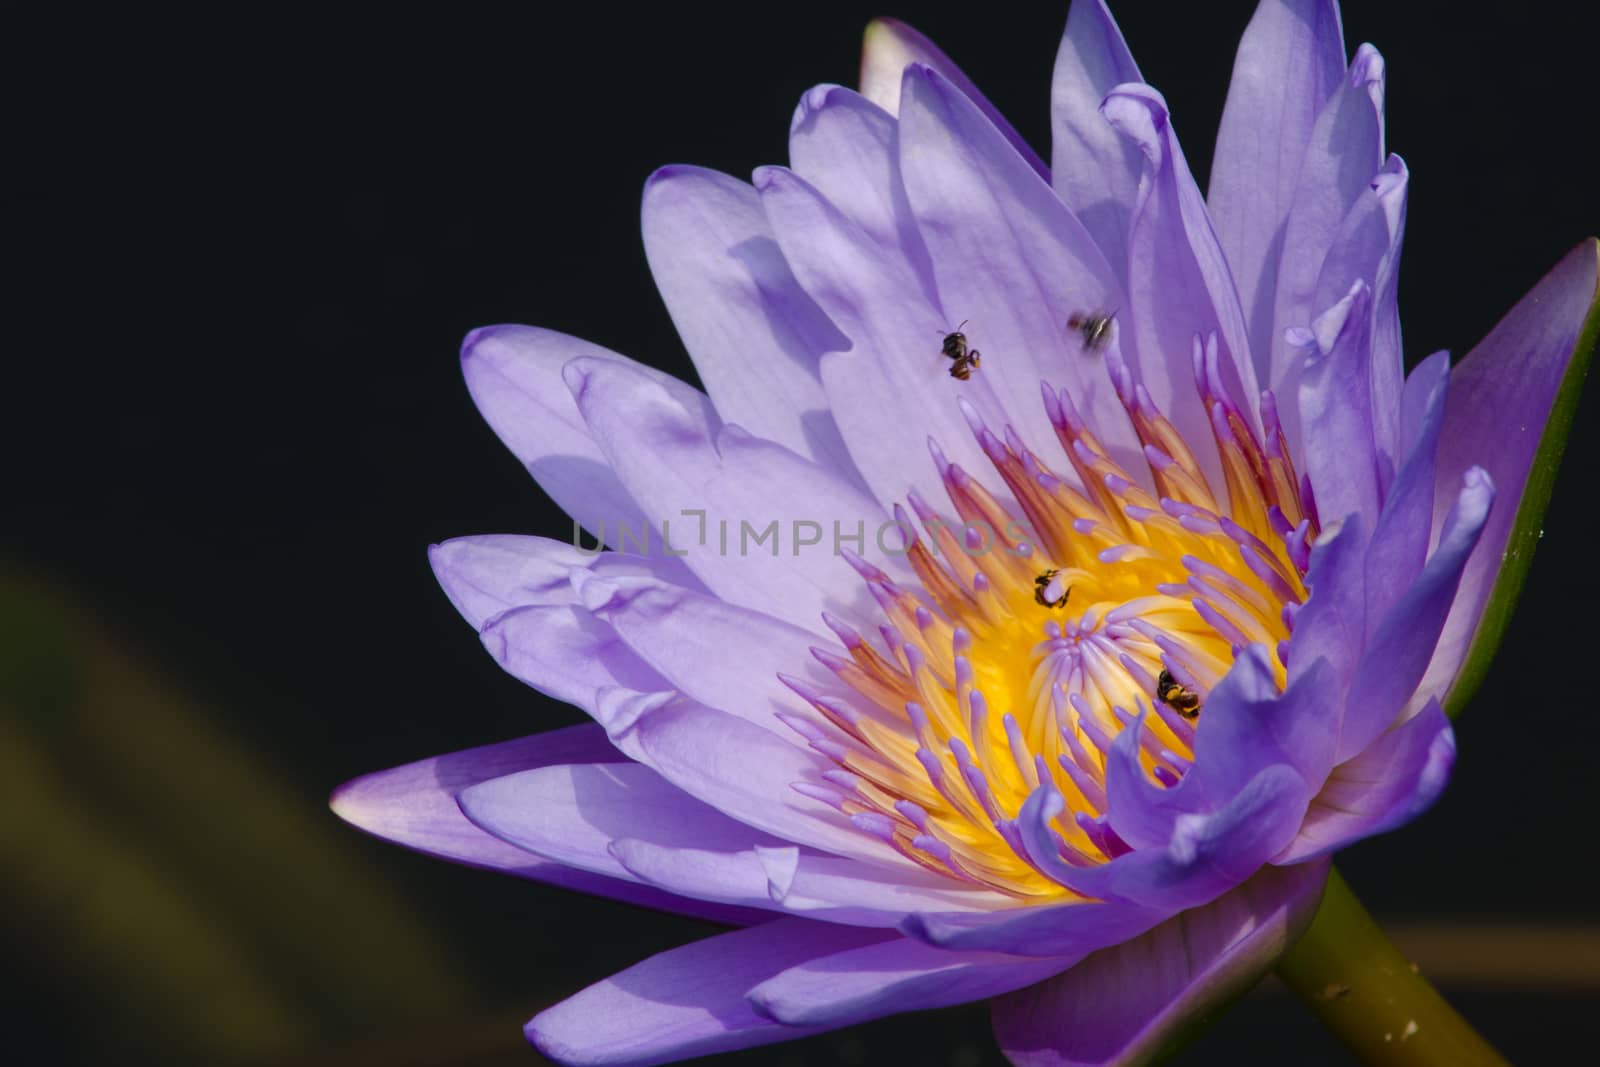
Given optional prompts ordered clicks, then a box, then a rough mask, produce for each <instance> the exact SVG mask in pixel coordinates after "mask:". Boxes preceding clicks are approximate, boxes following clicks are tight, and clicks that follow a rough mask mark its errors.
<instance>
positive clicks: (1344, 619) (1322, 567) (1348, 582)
mask: <svg viewBox="0 0 1600 1067" xmlns="http://www.w3.org/2000/svg"><path fill="white" fill-rule="evenodd" d="M1367 521H1368V520H1367V519H1366V517H1365V516H1363V515H1351V516H1349V517H1348V518H1346V519H1345V520H1343V521H1342V522H1336V523H1332V524H1330V525H1329V526H1327V527H1326V528H1324V529H1323V531H1322V533H1321V535H1320V536H1319V537H1318V539H1317V542H1316V544H1315V545H1313V546H1312V549H1311V567H1310V569H1309V570H1307V572H1306V587H1307V588H1308V589H1310V590H1311V596H1310V598H1309V599H1308V600H1307V601H1306V602H1305V604H1304V606H1302V607H1301V608H1300V610H1299V612H1297V613H1296V614H1295V617H1294V633H1293V634H1292V635H1291V636H1290V638H1289V663H1288V667H1289V681H1290V683H1291V684H1292V683H1294V682H1295V681H1296V680H1298V679H1299V678H1300V676H1301V675H1303V674H1304V673H1305V672H1307V671H1309V670H1311V668H1312V666H1313V665H1314V664H1315V663H1317V662H1318V661H1319V660H1326V661H1327V663H1328V665H1329V666H1330V667H1331V668H1332V670H1333V677H1334V684H1335V685H1336V686H1337V687H1338V689H1339V691H1340V692H1341V693H1342V692H1343V691H1344V687H1345V686H1347V685H1348V684H1349V683H1350V676H1351V674H1352V673H1354V671H1355V668H1356V660H1357V658H1358V657H1359V655H1360V653H1361V648H1362V641H1363V637H1364V635H1365V634H1366V617H1367V616H1366V604H1367V602H1366V556H1367V543H1368V538H1367Z"/></svg>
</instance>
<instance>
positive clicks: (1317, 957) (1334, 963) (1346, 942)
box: [1277, 869, 1507, 1067]
mask: <svg viewBox="0 0 1600 1067" xmlns="http://www.w3.org/2000/svg"><path fill="white" fill-rule="evenodd" d="M1277 973H1278V977H1279V978H1281V979H1283V981H1284V983H1285V984H1286V985H1288V987H1289V988H1290V989H1292V990H1294V992H1295V995H1296V996H1298V997H1299V998H1300V999H1301V1000H1303V1001H1305V1003H1306V1006H1307V1007H1309V1008H1310V1009H1311V1010H1312V1011H1313V1012H1314V1013H1315V1014H1316V1016H1317V1018H1319V1019H1321V1020H1322V1022H1323V1024H1324V1025H1325V1026H1327V1027H1328V1029H1330V1030H1332V1031H1333V1032H1334V1033H1335V1034H1337V1035H1338V1037H1339V1040H1341V1041H1343V1042H1344V1043H1345V1045H1346V1046H1347V1047H1348V1048H1349V1049H1350V1051H1352V1052H1354V1053H1355V1054H1356V1055H1357V1056H1358V1057H1360V1059H1361V1062H1363V1063H1366V1064H1369V1065H1393V1067H1431V1065H1434V1064H1438V1065H1440V1067H1444V1065H1448V1067H1479V1065H1481V1064H1506V1062H1507V1061H1506V1059H1505V1057H1504V1056H1502V1055H1500V1053H1498V1052H1496V1051H1495V1050H1494V1049H1493V1048H1491V1047H1490V1046H1489V1044H1488V1042H1486V1041H1484V1039H1483V1038H1481V1037H1479V1036H1478V1033H1477V1031H1476V1030H1474V1029H1472V1027H1471V1026H1469V1025H1467V1021H1466V1020H1465V1019H1463V1018H1462V1017H1461V1016H1460V1015H1458V1014H1456V1011H1455V1009H1453V1008H1451V1007H1450V1005H1449V1004H1447V1003H1445V999H1444V998H1443V997H1441V996H1440V995H1439V992H1438V990H1436V989H1434V988H1433V986H1432V985H1431V984H1429V982H1428V981H1427V979H1425V978H1423V977H1422V975H1420V974H1419V973H1417V970H1416V967H1415V966H1414V965H1413V964H1412V963H1411V961H1410V960H1408V959H1406V958H1405V956H1403V955H1401V954H1400V950H1399V949H1397V948H1395V946H1394V943H1393V942H1392V941H1390V940H1389V938H1388V937H1387V936H1385V934H1384V932H1383V930H1382V929H1380V928H1379V926H1378V924H1377V923H1376V922H1374V921H1373V919H1372V916H1371V915H1369V914H1367V909H1366V908H1364V907H1362V906H1361V901H1359V900H1357V899H1356V896H1355V894H1354V893H1352V892H1351V891H1350V886H1349V884H1348V883H1347V882H1345V880H1344V878H1343V877H1341V876H1340V874H1339V872H1338V870H1337V869H1335V870H1333V871H1332V873H1331V874H1330V875H1329V876H1328V888H1327V890H1326V891H1325V892H1324V893H1323V896H1322V905H1321V906H1320V907H1319V908H1318V909H1317V914H1316V916H1315V917H1314V918H1313V919H1312V920H1311V925H1310V926H1309V927H1308V928H1307V929H1306V932H1305V934H1304V935H1303V936H1302V937H1301V938H1300V940H1299V941H1297V942H1296V943H1295V944H1294V946H1293V947H1292V948H1290V949H1289V951H1288V952H1287V953H1285V954H1284V956H1283V958H1282V959H1281V960H1279V961H1278V969H1277Z"/></svg>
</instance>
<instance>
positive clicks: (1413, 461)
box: [1367, 352, 1450, 640]
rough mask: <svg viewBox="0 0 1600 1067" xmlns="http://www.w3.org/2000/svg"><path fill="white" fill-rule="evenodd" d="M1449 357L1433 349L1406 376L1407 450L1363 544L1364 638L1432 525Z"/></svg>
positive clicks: (1405, 577)
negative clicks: (1409, 420) (1410, 420)
mask: <svg viewBox="0 0 1600 1067" xmlns="http://www.w3.org/2000/svg"><path fill="white" fill-rule="evenodd" d="M1449 381H1450V356H1449V354H1448V353H1445V352H1436V353H1434V354H1433V355H1431V356H1429V357H1428V358H1427V359H1425V360H1423V361H1422V362H1421V363H1419V364H1418V365H1417V369H1416V370H1414V371H1412V372H1411V377H1410V378H1409V379H1408V380H1407V381H1406V384H1405V389H1404V393H1403V395H1402V400H1401V403H1400V405H1399V407H1400V408H1401V409H1403V410H1406V411H1413V412H1415V413H1416V414H1415V415H1414V418H1413V421H1415V422H1416V425H1415V426H1413V427H1410V429H1411V431H1412V432H1411V433H1410V434H1409V435H1408V436H1410V437H1411V438H1413V440H1412V441H1411V448H1410V454H1409V455H1407V456H1406V460H1405V464H1404V466H1402V467H1401V468H1400V472H1399V473H1398V474H1397V475H1396V476H1395V479H1394V482H1393V484H1392V485H1391V486H1390V488H1389V493H1388V496H1387V498H1386V499H1385V500H1384V502H1383V511H1382V512H1381V513H1380V514H1379V515H1378V522H1377V526H1376V528H1375V529H1374V530H1373V533H1372V544H1371V545H1370V546H1369V547H1368V548H1367V624H1368V627H1369V632H1368V634H1367V638H1368V639H1369V640H1370V639H1371V638H1372V637H1373V634H1372V633H1371V632H1370V630H1372V629H1375V628H1376V626H1377V623H1378V620H1379V619H1382V618H1383V617H1384V616H1386V615H1387V614H1388V613H1389V610H1390V609H1391V608H1392V607H1393V606H1394V604H1395V601H1396V600H1398V599H1399V597H1400V595H1401V594H1402V593H1403V592H1404V591H1405V590H1406V589H1408V588H1410V586H1411V583H1412V582H1413V581H1414V580H1415V579H1416V577H1417V575H1418V574H1419V573H1420V572H1421V570H1422V567H1423V564H1424V563H1425V562H1426V561H1427V556H1428V538H1429V536H1430V534H1431V531H1432V525H1433V484H1434V460H1435V456H1436V453H1437V451H1438V443H1439V430H1440V427H1441V426H1443V424H1444V409H1445V396H1446V393H1447V387H1448V385H1449Z"/></svg>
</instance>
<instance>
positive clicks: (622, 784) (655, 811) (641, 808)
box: [457, 763, 782, 879]
mask: <svg viewBox="0 0 1600 1067" xmlns="http://www.w3.org/2000/svg"><path fill="white" fill-rule="evenodd" d="M457 799H458V801H459V803H460V805H461V810H462V812H464V813H465V814H466V816H467V818H468V819H471V820H472V822H473V823H474V824H476V825H477V826H479V827H481V828H482V829H484V830H486V831H488V832H489V833H491V834H493V835H494V836H496V837H498V838H500V839H501V840H502V841H507V842H509V843H511V844H513V845H515V846H516V847H517V848H520V849H523V850H524V851H527V852H532V853H534V854H536V855H539V856H543V857H544V858H546V859H550V860H554V861H556V862H557V863H564V864H566V865H567V866H568V867H577V868H580V869H582V870H586V871H593V872H594V873H596V874H606V875H610V876H611V877H613V878H624V879H632V878H633V875H631V874H630V873H629V872H628V870H627V869H626V868H625V867H623V865H622V864H620V863H618V862H617V860H616V859H615V858H614V857H613V856H612V855H611V852H610V851H609V846H610V845H611V843H612V842H613V841H615V840H617V839H619V838H635V839H639V840H642V841H646V842H649V843H651V844H654V845H658V846H660V847H663V848H670V849H676V848H685V849H687V848H703V849H713V850H722V851H739V850H743V849H749V848H752V847H754V846H755V845H758V844H759V845H781V844H782V842H780V841H777V840H775V839H773V838H770V837H767V836H766V835H764V834H761V833H759V832H757V831H755V830H752V829H750V827H748V826H746V825H744V824H743V823H739V822H735V821H734V820H732V819H730V818H728V817H727V816H725V815H722V814H721V813H719V812H717V811H716V810H714V809H712V808H709V807H707V806H706V805H705V804H702V803H701V802H700V801H698V800H696V799H695V798H693V797H691V796H689V795H688V794H687V793H685V792H683V791H682V790H681V789H678V788H677V787H676V786H673V785H672V784H670V783H669V782H667V781H666V780H665V779H664V778H662V777H661V776H660V775H659V774H657V773H656V772H655V771H653V770H651V769H650V768H649V767H643V766H640V765H639V764H637V763H611V764H572V765H566V766H546V767H540V768H537V769H535V770H526V771H521V772H518V773H515V774H507V775H502V776H500V777H498V778H491V779H489V780H487V781H484V782H480V783H478V784H476V785H472V786H469V787H467V788H466V789H463V790H460V791H459V795H458V798H457Z"/></svg>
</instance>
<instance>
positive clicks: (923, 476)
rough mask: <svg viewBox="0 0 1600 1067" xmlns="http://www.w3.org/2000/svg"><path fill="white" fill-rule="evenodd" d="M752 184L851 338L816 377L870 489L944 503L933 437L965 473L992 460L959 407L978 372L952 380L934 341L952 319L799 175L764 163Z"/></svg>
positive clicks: (907, 269)
mask: <svg viewBox="0 0 1600 1067" xmlns="http://www.w3.org/2000/svg"><path fill="white" fill-rule="evenodd" d="M756 188H758V189H759V190H761V197H762V203H763V204H764V205H765V207H766V209H767V218H768V219H769V220H770V221H771V223H772V228H773V231H774V232H775V233H777V235H778V243H779V244H781V245H782V246H783V251H784V255H785V256H786V257H787V258H788V260H789V263H790V265H791V266H792V267H793V268H794V272H795V276H796V277H797V278H799V279H800V284H801V285H803V286H804V287H805V290H806V292H808V293H810V294H811V296H812V298H813V299H815V300H816V301H817V303H818V304H819V305H821V307H822V309H823V310H824V311H826V312H827V314H828V317H829V318H830V319H832V320H833V322H834V324H835V325H837V326H838V327H839V329H840V330H842V331H843V332H844V334H845V335H846V336H847V337H848V338H849V339H850V347H849V348H848V349H846V350H841V351H838V352H829V353H827V354H826V355H824V356H823V357H822V384H823V386H824V387H825V388H826V390H827V393H828V401H829V404H830V405H831V407H832V409H833V417H834V420H835V422H837V424H838V426H839V432H840V433H841V434H842V435H843V436H844V439H845V442H846V444H848V445H849V446H850V454H851V455H852V456H853V457H854V459H855V462H856V466H857V468H858V469H859V470H860V471H861V473H862V476H863V477H864V478H865V479H866V482H867V484H868V485H869V486H871V487H872V492H873V495H874V496H876V497H877V498H878V500H879V501H880V502H881V503H882V504H883V506H884V507H885V508H888V507H891V506H892V505H893V504H894V503H896V502H898V501H900V500H903V499H905V496H906V492H907V490H908V489H912V488H915V489H916V490H917V491H918V492H920V493H921V494H922V495H923V496H924V497H925V498H927V499H929V500H938V499H941V498H942V497H943V495H944V488H943V485H942V484H941V483H940V481H939V475H938V470H937V469H936V468H935V466H934V465H933V464H932V463H930V462H928V448H927V441H928V437H929V435H932V436H933V437H934V438H935V439H937V440H938V441H939V443H940V444H941V445H942V446H943V447H944V448H945V450H946V452H947V454H948V455H949V457H950V458H951V459H952V460H953V461H955V462H956V463H959V464H961V465H962V466H963V467H966V468H967V469H968V470H982V469H983V468H984V467H985V466H986V465H987V462H988V461H987V460H986V459H985V458H984V455H983V452H982V450H981V449H979V448H978V445H977V444H976V442H975V441H974V440H973V438H972V433H971V431H970V430H969V429H968V428H967V423H966V419H965V418H964V417H963V416H962V414H961V409H960V405H959V403H958V401H959V399H960V398H962V397H971V396H978V398H979V399H980V400H982V396H981V395H979V391H975V390H973V389H970V388H964V387H965V386H971V385H974V384H977V385H979V386H980V390H981V387H982V381H981V380H982V377H983V371H982V370H980V371H979V372H978V373H977V374H974V375H973V376H972V380H971V381H970V382H958V381H956V380H955V379H954V378H952V377H951V376H950V375H949V373H948V367H949V361H948V360H946V359H945V358H944V357H943V356H942V355H940V354H939V339H940V336H941V335H942V334H944V333H946V332H948V331H950V330H952V329H954V328H955V326H956V325H957V323H959V322H960V321H961V320H960V316H957V317H956V318H954V319H951V318H949V317H948V316H947V312H946V311H942V310H940V309H939V308H938V307H936V306H935V305H934V303H933V302H932V294H931V293H930V292H929V291H928V289H927V288H926V287H925V286H924V283H923V280H922V279H920V278H919V277H918V276H917V274H916V271H915V269H914V267H913V265H912V264H911V263H910V262H909V261H908V260H907V258H906V256H905V255H904V254H903V253H902V252H900V251H899V250H896V249H887V248H885V247H884V246H882V245H880V244H879V243H878V242H877V241H875V240H873V239H872V238H871V237H870V236H869V235H868V234H867V233H866V231H864V230H862V229H861V227H860V226H858V225H856V223H854V222H853V221H851V220H850V219H849V218H847V217H846V216H845V215H844V214H843V213H841V212H840V211H839V209H838V208H836V207H834V206H833V205H832V204H830V203H829V202H828V201H827V200H826V199H824V198H823V197H822V196H821V195H820V194H819V193H818V192H817V191H816V190H815V189H814V188H812V186H811V185H810V184H809V183H807V182H806V181H804V180H803V179H802V178H800V177H799V176H798V175H796V174H794V173H793V172H791V171H788V170H785V169H783V168H782V167H763V168H761V169H760V170H758V171H757V172H756ZM995 414H996V412H995V411H994V410H992V409H991V410H990V411H986V412H985V415H986V416H990V417H992V416H994V415H995Z"/></svg>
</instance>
